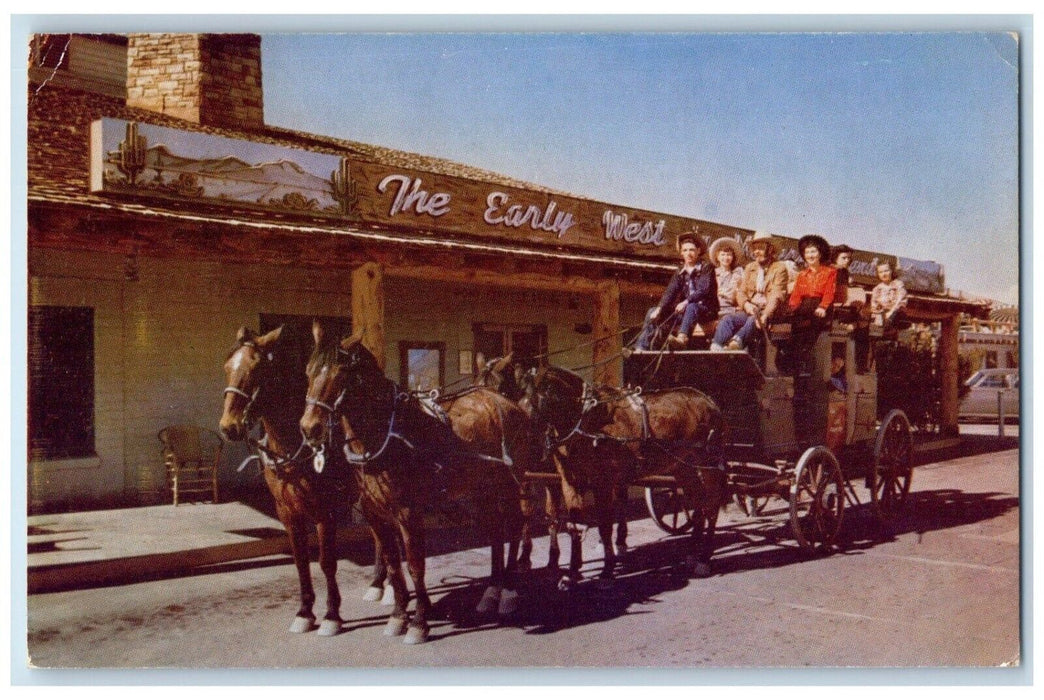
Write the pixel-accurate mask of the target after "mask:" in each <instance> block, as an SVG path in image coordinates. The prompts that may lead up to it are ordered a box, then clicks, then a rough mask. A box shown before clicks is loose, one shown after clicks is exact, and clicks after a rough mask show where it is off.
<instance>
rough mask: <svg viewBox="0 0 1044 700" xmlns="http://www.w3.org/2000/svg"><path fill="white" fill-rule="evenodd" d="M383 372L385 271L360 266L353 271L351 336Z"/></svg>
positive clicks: (371, 266)
mask: <svg viewBox="0 0 1044 700" xmlns="http://www.w3.org/2000/svg"><path fill="white" fill-rule="evenodd" d="M359 331H362V338H363V339H362V343H363V346H364V347H365V348H366V349H367V350H369V351H370V352H371V353H373V356H374V357H375V358H377V363H378V364H379V365H380V366H381V369H384V363H385V357H384V268H383V267H381V266H380V265H379V264H377V263H372V262H370V263H363V264H362V265H360V266H359V267H357V268H355V269H354V270H352V332H353V333H356V332H359Z"/></svg>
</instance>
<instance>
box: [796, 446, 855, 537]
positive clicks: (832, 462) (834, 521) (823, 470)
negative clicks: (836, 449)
mask: <svg viewBox="0 0 1044 700" xmlns="http://www.w3.org/2000/svg"><path fill="white" fill-rule="evenodd" d="M844 509H845V482H844V476H843V475H842V474H841V466H840V465H839V464H838V462H837V458H836V457H834V453H833V452H831V451H830V450H829V449H827V448H826V447H822V446H819V447H810V448H809V449H807V450H805V453H804V454H803V455H801V459H799V460H798V463H797V467H796V468H795V469H794V481H793V483H792V484H791V485H790V527H791V529H792V530H793V531H794V537H795V539H797V541H798V544H799V545H801V547H802V549H805V550H808V551H814V550H816V549H822V550H826V549H829V548H830V546H831V545H833V544H834V541H835V540H836V539H837V535H838V533H839V532H840V531H841V518H842V516H843V514H844Z"/></svg>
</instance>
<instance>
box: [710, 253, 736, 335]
mask: <svg viewBox="0 0 1044 700" xmlns="http://www.w3.org/2000/svg"><path fill="white" fill-rule="evenodd" d="M710 259H711V261H712V262H714V263H716V264H717V267H715V268H714V275H715V277H716V278H717V281H718V318H725V317H726V316H728V315H729V314H734V313H736V312H737V311H739V306H738V305H737V301H736V294H737V292H738V291H739V286H740V283H741V282H743V249H742V248H740V245H739V243H737V242H736V241H735V239H732V238H719V239H718V240H716V241H714V242H713V243H711V247H710Z"/></svg>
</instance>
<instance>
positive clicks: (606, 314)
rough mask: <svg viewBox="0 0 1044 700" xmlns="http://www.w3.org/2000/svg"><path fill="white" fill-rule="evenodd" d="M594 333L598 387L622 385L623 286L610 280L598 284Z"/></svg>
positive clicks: (593, 375) (594, 372)
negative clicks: (621, 318)
mask: <svg viewBox="0 0 1044 700" xmlns="http://www.w3.org/2000/svg"><path fill="white" fill-rule="evenodd" d="M592 325H593V327H594V330H593V333H594V337H595V339H596V342H595V344H594V348H593V350H592V355H593V357H592V359H591V362H592V363H593V364H594V365H595V367H594V370H593V371H592V373H591V378H592V380H593V381H594V383H595V384H608V385H609V386H620V385H621V384H622V383H623V358H622V357H621V356H620V351H621V350H622V349H623V339H622V338H621V337H620V284H619V283H618V282H617V281H616V280H609V281H606V282H602V283H601V284H599V285H598V291H597V294H596V296H595V308H594V323H593V324H592Z"/></svg>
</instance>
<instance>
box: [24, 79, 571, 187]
mask: <svg viewBox="0 0 1044 700" xmlns="http://www.w3.org/2000/svg"><path fill="white" fill-rule="evenodd" d="M102 117H112V118H118V119H127V120H131V121H142V122H147V123H150V124H156V125H159V126H166V127H171V128H175V129H183V130H185V131H195V132H199V133H204V134H214V135H218V136H224V137H227V138H238V139H246V140H250V141H255V142H258V143H268V144H272V145H278V146H288V147H291V148H301V149H305V150H311V151H316V152H320V153H331V154H335V155H347V156H354V157H356V158H360V159H363V160H369V161H372V162H375V163H381V164H384V165H389V166H393V167H401V168H409V169H413V170H423V171H427V172H431V173H436V174H441V175H449V176H453V177H462V178H467V179H472V180H479V181H483V182H489V183H493V184H497V185H501V186H505V187H518V188H523V189H528V190H532V191H535V192H544V193H547V194H554V195H559V196H569V197H576V196H577V195H574V194H570V193H568V192H564V191H561V190H555V189H552V188H549V187H544V186H542V185H538V184H534V183H530V182H525V181H522V180H518V179H515V178H511V177H508V176H506V175H502V174H500V173H496V172H493V171H490V170H483V169H481V168H476V167H473V166H469V165H464V164H462V163H457V162H454V161H451V160H447V159H445V158H437V157H434V156H425V155H421V154H418V153H411V152H408V151H400V150H395V149H392V148H385V147H383V146H375V145H371V144H365V143H361V142H358V141H350V140H347V139H338V138H334V137H330V136H320V135H316V134H309V133H306V132H303V131H295V130H293V129H285V128H281V127H273V126H267V125H266V126H265V127H264V128H263V129H258V130H250V131H236V130H231V129H226V128H218V127H211V126H203V125H200V124H197V123H195V122H191V121H186V120H183V119H177V118H175V117H171V116H167V115H163V114H158V113H156V112H151V111H148V110H143V109H135V108H131V107H127V106H126V104H125V102H124V101H123V100H121V99H119V98H115V97H110V96H107V95H102V94H97V93H93V92H87V91H83V90H76V89H69V88H66V87H61V88H59V87H55V86H51V85H49V84H46V83H45V84H39V83H38V84H35V85H34V84H30V86H29V120H28V134H27V136H28V145H29V152H28V167H29V172H28V175H29V181H28V185H29V196H30V198H33V197H34V196H46V195H48V194H63V195H66V196H74V197H77V198H81V199H82V200H83V201H84V202H90V201H92V200H99V201H107V200H106V198H104V197H99V196H97V195H92V194H91V193H90V187H89V182H88V177H89V172H90V152H89V145H90V144H89V133H90V124H91V122H92V121H94V120H96V119H100V118H102Z"/></svg>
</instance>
